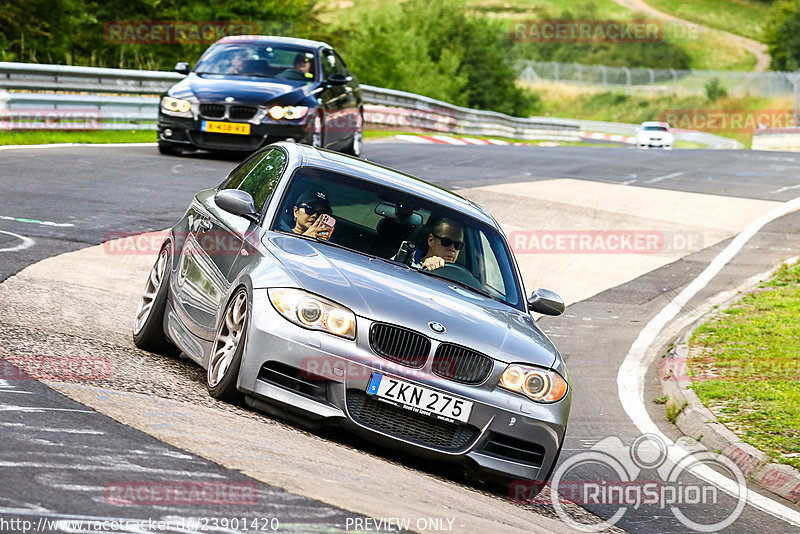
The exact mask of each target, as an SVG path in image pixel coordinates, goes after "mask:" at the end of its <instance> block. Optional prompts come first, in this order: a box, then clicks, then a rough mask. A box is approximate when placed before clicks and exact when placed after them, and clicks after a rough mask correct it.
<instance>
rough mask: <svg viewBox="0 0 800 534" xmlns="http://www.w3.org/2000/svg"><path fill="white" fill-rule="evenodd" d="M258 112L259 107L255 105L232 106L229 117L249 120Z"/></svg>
mask: <svg viewBox="0 0 800 534" xmlns="http://www.w3.org/2000/svg"><path fill="white" fill-rule="evenodd" d="M256 113H258V108H256V107H253V106H231V110H230V112H229V113H228V117H230V118H231V119H233V120H239V121H248V120H250V119H252V118H253V117H254V116H255V114H256Z"/></svg>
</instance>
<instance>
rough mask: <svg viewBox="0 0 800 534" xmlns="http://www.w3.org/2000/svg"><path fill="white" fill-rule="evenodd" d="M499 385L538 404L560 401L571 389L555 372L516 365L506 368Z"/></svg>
mask: <svg viewBox="0 0 800 534" xmlns="http://www.w3.org/2000/svg"><path fill="white" fill-rule="evenodd" d="M498 385H499V386H500V387H502V388H505V389H507V390H509V391H513V392H514V393H519V394H521V395H525V396H526V397H528V398H529V399H531V400H534V401H536V402H557V401H560V400H561V399H563V398H564V395H566V394H567V389H568V387H569V386H568V385H567V381H566V380H564V379H563V378H562V377H561V375H560V374H558V373H556V372H555V371H550V370H548V369H540V368H538V367H531V366H528V365H520V364H516V363H512V364H511V365H509V366H508V367H506V370H505V371H503V376H501V377H500V382H499V383H498Z"/></svg>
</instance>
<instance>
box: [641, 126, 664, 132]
mask: <svg viewBox="0 0 800 534" xmlns="http://www.w3.org/2000/svg"><path fill="white" fill-rule="evenodd" d="M644 129H645V131H656V132H666V131H667V128H666V127H664V126H645V127H644Z"/></svg>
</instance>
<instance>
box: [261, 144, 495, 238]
mask: <svg viewBox="0 0 800 534" xmlns="http://www.w3.org/2000/svg"><path fill="white" fill-rule="evenodd" d="M273 146H281V147H283V148H285V149H286V150H288V151H290V152H297V153H299V155H300V156H301V157H302V160H303V165H308V166H311V167H317V168H322V169H326V170H330V171H334V172H339V173H342V174H347V175H349V176H355V177H357V178H361V179H363V180H367V181H370V182H373V183H377V184H380V185H385V186H387V187H391V188H394V189H398V190H400V191H404V192H406V193H410V194H412V195H416V196H420V197H423V198H426V199H429V200H432V201H434V202H436V203H437V204H441V205H443V206H446V207H448V208H450V209H453V210H455V211H459V212H461V213H463V214H465V215H469V216H471V217H473V218H475V219H478V220H479V221H482V222H485V223H487V224H489V225H491V226H494V227H497V226H499V225H498V224H497V221H495V220H494V217H492V216H491V214H490V213H489V212H488V211H486V210H485V209H484V208H483V207H482V206H480V205H479V204H476V203H475V202H472V201H471V200H469V199H466V198H464V197H462V196H460V195H457V194H456V193H453V192H452V191H449V190H447V189H445V188H443V187H439V186H437V185H434V184H431V183H429V182H426V181H425V180H422V179H420V178H417V177H416V176H412V175H410V174H406V173H404V172H400V171H397V170H395V169H392V168H389V167H384V166H383V165H379V164H377V163H373V162H371V161H366V160H363V159H360V158H356V157H353V156H347V155H345V154H341V153H339V152H333V151H331V150H325V149H319V148H314V147H311V146H308V145H301V144H297V143H290V142H279V143H275V144H274V145H273Z"/></svg>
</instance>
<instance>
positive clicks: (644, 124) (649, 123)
mask: <svg viewBox="0 0 800 534" xmlns="http://www.w3.org/2000/svg"><path fill="white" fill-rule="evenodd" d="M642 126H663V127H664V128H669V124H667V123H666V122H658V121H645V122H643V123H642Z"/></svg>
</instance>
